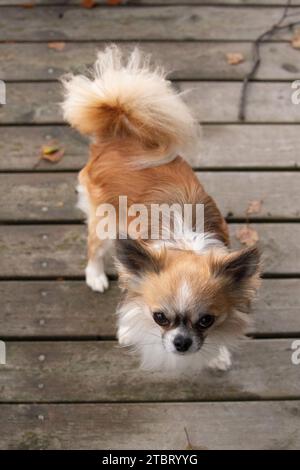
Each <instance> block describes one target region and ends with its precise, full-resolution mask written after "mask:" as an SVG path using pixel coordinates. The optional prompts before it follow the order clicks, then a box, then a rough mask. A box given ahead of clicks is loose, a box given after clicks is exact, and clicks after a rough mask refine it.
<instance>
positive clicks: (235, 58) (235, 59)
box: [226, 52, 245, 65]
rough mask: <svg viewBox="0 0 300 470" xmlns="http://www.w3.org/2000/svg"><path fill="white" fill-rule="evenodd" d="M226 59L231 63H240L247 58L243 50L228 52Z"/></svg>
mask: <svg viewBox="0 0 300 470" xmlns="http://www.w3.org/2000/svg"><path fill="white" fill-rule="evenodd" d="M226 59H227V63H228V64H229V65H238V64H241V63H242V62H244V60H245V59H244V56H243V54H242V53H241V52H228V53H227V54H226Z"/></svg>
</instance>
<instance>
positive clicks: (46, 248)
mask: <svg viewBox="0 0 300 470" xmlns="http://www.w3.org/2000/svg"><path fill="white" fill-rule="evenodd" d="M241 226H243V225H242V224H230V230H231V235H232V245H233V248H241V247H242V245H241V244H240V242H239V241H238V240H237V230H238V229H239V228H240V227H241ZM251 227H252V228H253V229H254V230H256V231H257V233H258V236H259V243H260V246H261V249H262V251H263V254H264V268H265V272H266V273H267V274H271V273H273V274H299V273H300V247H299V237H300V224H295V223H285V224H279V223H278V224H274V223H268V224H251ZM85 238H86V227H85V226H83V225H69V226H65V225H34V226H30V225H29V226H28V225H17V226H2V227H1V231H0V254H1V257H0V277H2V278H15V277H24V278H30V277H37V278H48V277H58V278H61V277H68V276H69V277H74V276H76V277H78V276H80V277H81V276H83V269H84V266H85V262H86V256H85ZM107 270H108V272H109V273H113V272H114V270H113V269H112V266H111V265H108V267H107Z"/></svg>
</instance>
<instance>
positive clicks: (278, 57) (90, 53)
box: [0, 41, 300, 81]
mask: <svg viewBox="0 0 300 470" xmlns="http://www.w3.org/2000/svg"><path fill="white" fill-rule="evenodd" d="M134 44H135V43H129V44H126V43H124V42H122V43H120V44H119V45H120V46H121V47H122V49H123V50H125V51H127V50H128V51H129V50H131V49H132V48H133V45H134ZM50 45H51V44H50ZM105 45H106V43H105V42H76V43H72V42H66V43H65V44H64V48H63V50H61V51H57V50H55V49H52V48H51V47H49V46H48V44H47V43H30V44H27V43H15V44H14V43H12V44H7V43H6V44H5V43H3V44H0V56H1V57H2V63H1V70H0V78H1V79H2V80H6V81H8V80H16V81H20V80H54V79H59V78H60V77H61V76H62V75H63V74H64V73H68V72H70V71H72V72H76V73H83V72H84V71H85V69H86V67H90V66H91V65H92V64H93V63H94V61H95V60H96V53H97V51H98V50H99V49H103V47H104V46H105ZM141 49H142V50H143V51H145V52H147V53H151V54H152V57H153V60H154V61H155V63H159V64H162V65H163V66H164V67H165V69H166V70H168V71H170V72H171V73H170V75H169V76H170V78H172V79H177V80H178V79H181V80H182V79H184V80H195V79H197V80H220V79H222V80H242V79H243V78H244V76H245V75H246V74H247V73H248V72H249V70H250V68H251V65H252V46H251V43H245V42H240V43H238V42H237V43H234V44H233V43H232V42H223V41H222V42H176V43H174V42H161V43H160V44H157V43H156V42H152V43H151V42H150V43H143V44H142V45H141ZM234 52H238V53H241V54H242V55H243V57H244V61H243V62H241V63H240V64H238V65H234V66H233V65H229V64H228V61H227V57H226V55H227V54H228V53H234ZM16 64H18V67H16ZM299 73H300V63H299V51H298V50H297V49H294V48H293V47H291V44H289V43H283V42H282V43H265V44H262V46H261V65H260V67H259V69H258V72H257V75H256V76H255V79H256V80H272V81H275V80H296V79H298V78H299Z"/></svg>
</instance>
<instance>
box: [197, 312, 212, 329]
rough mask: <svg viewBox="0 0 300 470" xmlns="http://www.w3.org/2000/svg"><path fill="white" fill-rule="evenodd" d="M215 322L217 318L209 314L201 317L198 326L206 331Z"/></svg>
mask: <svg viewBox="0 0 300 470" xmlns="http://www.w3.org/2000/svg"><path fill="white" fill-rule="evenodd" d="M214 322H215V317H214V316H213V315H208V314H207V315H203V317H201V318H200V320H198V322H197V326H198V327H199V328H203V329H206V328H209V327H210V326H212V324H213V323H214Z"/></svg>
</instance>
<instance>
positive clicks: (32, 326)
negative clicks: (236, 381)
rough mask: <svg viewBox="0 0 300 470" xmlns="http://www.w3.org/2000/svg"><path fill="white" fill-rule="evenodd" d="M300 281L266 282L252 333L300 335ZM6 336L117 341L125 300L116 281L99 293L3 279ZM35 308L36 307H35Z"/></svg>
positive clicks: (81, 285) (66, 284)
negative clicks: (120, 307)
mask: <svg viewBox="0 0 300 470" xmlns="http://www.w3.org/2000/svg"><path fill="white" fill-rule="evenodd" d="M299 289H300V279H265V280H264V281H263V284H262V287H261V289H260V292H259V297H258V300H257V301H256V302H255V303H254V305H253V314H252V316H253V320H254V324H253V327H252V328H251V330H250V332H251V333H254V334H259V335H274V334H276V335H279V334H281V335H282V334H284V335H286V334H293V335H297V334H300V315H299V311H300V298H299ZM0 298H1V304H2V308H1V310H0V324H1V337H2V338H4V337H5V338H9V337H10V338H13V337H19V338H26V337H30V338H32V337H34V336H37V337H43V338H53V337H58V338H67V337H75V338H76V337H82V338H95V337H100V338H112V337H114V335H115V328H116V318H115V312H116V307H117V304H118V302H119V300H120V292H119V289H118V287H117V281H111V283H110V289H109V290H108V291H106V292H105V293H104V294H100V295H99V294H96V293H94V292H92V291H91V290H90V289H88V287H87V286H86V285H85V282H84V281H1V282H0ZM32 305H34V308H32Z"/></svg>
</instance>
